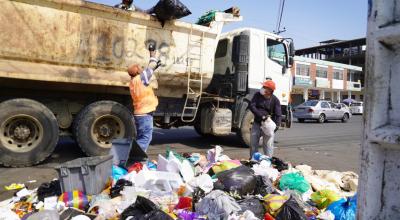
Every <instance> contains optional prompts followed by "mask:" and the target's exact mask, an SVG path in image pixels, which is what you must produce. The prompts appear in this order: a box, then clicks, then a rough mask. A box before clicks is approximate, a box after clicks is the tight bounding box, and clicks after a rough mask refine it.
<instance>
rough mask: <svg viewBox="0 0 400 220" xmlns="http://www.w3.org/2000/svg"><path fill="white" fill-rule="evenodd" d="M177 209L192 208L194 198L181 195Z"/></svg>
mask: <svg viewBox="0 0 400 220" xmlns="http://www.w3.org/2000/svg"><path fill="white" fill-rule="evenodd" d="M175 209H188V210H191V209H192V198H190V197H180V198H179V202H178V204H177V205H176V206H175Z"/></svg>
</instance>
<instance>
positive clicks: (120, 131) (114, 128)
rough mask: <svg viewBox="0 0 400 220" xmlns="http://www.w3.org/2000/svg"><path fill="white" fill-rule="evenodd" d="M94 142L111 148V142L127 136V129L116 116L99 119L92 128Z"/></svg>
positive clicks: (105, 116)
mask: <svg viewBox="0 0 400 220" xmlns="http://www.w3.org/2000/svg"><path fill="white" fill-rule="evenodd" d="M91 136H92V139H93V141H95V142H96V143H97V144H98V145H100V146H101V147H104V148H110V147H111V141H112V140H113V139H117V138H123V137H124V136H125V127H124V124H123V123H122V121H121V119H120V118H118V117H116V116H114V115H104V116H101V117H99V118H97V119H96V120H95V121H94V122H93V125H92V128H91Z"/></svg>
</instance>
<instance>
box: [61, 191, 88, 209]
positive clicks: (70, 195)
mask: <svg viewBox="0 0 400 220" xmlns="http://www.w3.org/2000/svg"><path fill="white" fill-rule="evenodd" d="M58 201H60V202H64V203H65V206H66V207H73V208H77V209H80V210H85V209H86V208H87V207H88V205H89V202H90V201H89V198H88V197H87V196H86V195H85V194H84V193H83V192H81V191H72V192H65V193H63V194H61V196H60V197H59V198H58Z"/></svg>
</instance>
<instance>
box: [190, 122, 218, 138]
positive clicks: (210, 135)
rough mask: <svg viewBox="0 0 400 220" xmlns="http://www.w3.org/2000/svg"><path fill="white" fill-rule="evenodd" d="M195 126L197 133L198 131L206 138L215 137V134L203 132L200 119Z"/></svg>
mask: <svg viewBox="0 0 400 220" xmlns="http://www.w3.org/2000/svg"><path fill="white" fill-rule="evenodd" d="M193 127H194V130H195V131H196V133H197V134H198V135H200V136H202V137H204V138H210V137H215V136H214V135H212V134H206V133H204V132H202V131H201V125H200V122H199V121H197V122H196V123H195V124H194V126H193Z"/></svg>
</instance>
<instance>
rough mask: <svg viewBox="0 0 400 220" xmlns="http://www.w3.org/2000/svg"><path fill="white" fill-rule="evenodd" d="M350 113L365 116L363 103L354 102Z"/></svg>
mask: <svg viewBox="0 0 400 220" xmlns="http://www.w3.org/2000/svg"><path fill="white" fill-rule="evenodd" d="M350 112H351V113H352V114H353V115H354V114H363V113H364V105H363V102H352V103H351V104H350Z"/></svg>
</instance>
